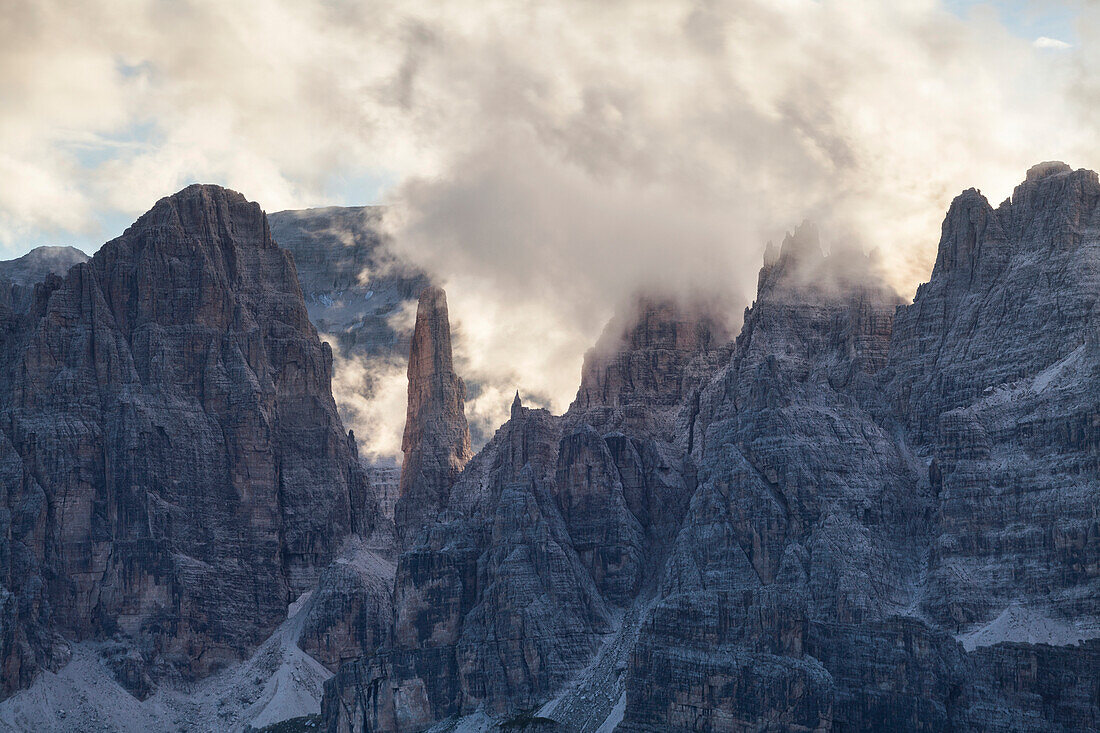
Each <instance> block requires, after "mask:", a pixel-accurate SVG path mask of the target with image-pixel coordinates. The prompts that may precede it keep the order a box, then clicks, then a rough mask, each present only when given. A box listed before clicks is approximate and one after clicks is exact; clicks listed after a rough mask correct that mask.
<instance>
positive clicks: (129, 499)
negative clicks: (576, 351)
mask: <svg viewBox="0 0 1100 733" xmlns="http://www.w3.org/2000/svg"><path fill="white" fill-rule="evenodd" d="M0 338H2V341H3V343H2V345H0V354H2V356H0V359H2V360H3V364H2V368H0V466H2V468H0V474H2V475H3V480H2V481H0V489H2V494H0V520H2V527H3V530H2V532H0V561H2V570H0V572H2V576H0V580H2V583H3V599H2V600H0V608H2V612H3V621H2V627H3V631H4V633H3V638H2V639H0V662H2V664H3V668H4V670H5V674H4V675H3V681H4V682H3V686H4V692H11V691H12V690H13V689H15V688H17V687H18V686H21V685H23V684H25V683H26V682H27V681H29V679H30V677H31V676H33V674H34V673H35V671H36V670H38V669H40V668H43V667H45V668H50V667H53V666H56V664H57V663H58V660H59V659H61V658H63V648H64V644H63V643H62V642H60V641H59V639H60V637H58V636H56V634H57V633H60V634H61V635H64V636H65V637H66V638H69V639H86V638H106V637H117V638H120V639H123V640H125V641H126V643H127V644H128V645H130V647H131V648H132V650H133V654H130V655H128V657H127V660H128V661H127V662H126V664H125V665H124V666H126V668H127V670H128V671H126V674H125V675H124V677H126V679H127V680H129V681H130V682H132V683H133V684H132V686H133V687H135V688H139V689H147V688H148V682H147V678H150V677H151V678H154V679H155V678H156V677H158V676H160V675H163V674H182V675H184V676H196V675H202V674H205V673H207V672H208V671H210V670H213V669H216V668H217V667H219V666H220V665H224V664H226V663H227V662H229V661H232V660H235V659H237V658H239V657H240V656H241V655H242V654H244V653H246V652H247V651H248V650H250V649H252V648H254V647H255V646H256V645H257V644H258V643H259V642H260V641H262V640H263V639H264V638H265V637H266V636H267V635H268V634H269V633H270V632H271V630H272V629H273V628H275V626H276V625H278V623H279V622H280V621H282V620H283V619H284V618H285V616H286V609H287V604H288V603H289V602H290V601H292V600H294V599H295V598H296V597H297V596H298V595H300V594H302V593H304V592H306V591H308V590H310V589H311V588H313V586H314V585H315V584H316V582H317V580H318V576H319V574H320V572H321V570H322V569H323V568H324V567H325V566H327V565H328V564H329V563H330V561H332V560H333V559H334V557H335V556H336V553H337V550H338V549H339V547H340V545H341V544H342V543H343V542H344V540H345V539H346V538H347V537H349V536H350V535H352V534H362V535H369V534H371V533H372V532H375V531H376V530H379V529H383V530H384V527H381V526H380V524H379V519H378V517H379V513H378V509H377V502H376V501H375V500H374V498H373V495H372V492H371V491H370V488H369V486H368V484H367V481H366V479H365V474H364V472H363V469H362V468H361V467H360V466H359V463H358V461H357V458H356V446H355V442H354V440H353V439H352V438H351V437H350V436H349V435H348V434H347V433H345V432H344V430H343V428H342V426H341V423H340V419H339V417H338V416H337V414H336V406H335V404H334V403H333V400H332V395H331V392H330V381H331V378H332V359H331V353H330V351H329V349H328V347H327V346H326V345H324V344H322V343H321V342H320V341H319V340H318V338H317V332H316V330H315V329H314V328H313V326H312V325H311V324H310V322H309V319H308V317H307V314H306V309H305V305H304V302H303V299H302V294H301V289H300V288H299V285H298V281H297V276H296V273H295V268H294V263H293V260H292V259H291V257H290V256H289V255H288V254H287V253H286V252H284V251H283V250H280V249H279V248H278V247H277V246H276V244H275V242H274V240H273V239H272V237H271V233H270V230H269V228H268V224H267V220H266V218H265V216H264V213H263V212H262V211H261V210H260V208H259V206H257V205H256V204H254V203H250V202H248V201H246V200H245V199H244V197H243V196H241V195H240V194H238V193H235V192H232V191H227V190H225V189H221V188H218V187H216V186H198V185H196V186H190V187H188V188H186V189H184V190H182V191H180V192H179V193H177V194H176V195H174V196H170V197H168V198H165V199H162V200H161V201H159V202H157V204H156V206H154V207H153V208H152V209H151V210H150V211H149V212H148V213H147V214H145V215H144V216H142V217H141V218H140V219H139V220H138V221H137V222H136V223H135V224H134V225H133V226H131V227H130V228H129V229H127V230H126V232H125V233H124V234H123V235H122V236H121V237H119V238H118V239H115V240H113V241H111V242H108V243H107V244H105V245H104V246H103V247H102V248H101V249H100V250H99V251H98V252H97V253H96V254H95V256H94V257H92V258H91V260H89V261H88V262H86V263H82V264H77V265H75V266H74V267H72V268H71V269H70V270H69V271H68V272H67V274H66V275H65V276H64V277H58V276H56V275H51V276H49V277H48V278H47V279H46V281H45V282H44V283H40V284H38V285H36V286H35V289H34V297H33V303H32V304H31V306H30V308H29V309H28V310H27V312H25V313H23V314H21V315H17V316H14V317H13V318H12V319H11V320H9V322H8V323H7V327H6V328H5V329H4V331H3V333H2V335H0ZM135 660H136V664H135V663H134V661H135ZM139 683H140V684H139Z"/></svg>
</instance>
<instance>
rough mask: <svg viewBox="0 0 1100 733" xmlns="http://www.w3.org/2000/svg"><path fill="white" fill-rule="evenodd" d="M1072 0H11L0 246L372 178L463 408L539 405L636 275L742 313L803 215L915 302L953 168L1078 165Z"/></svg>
mask: <svg viewBox="0 0 1100 733" xmlns="http://www.w3.org/2000/svg"><path fill="white" fill-rule="evenodd" d="M1079 10H1080V21H1079V26H1080V27H1079V29H1078V30H1079V33H1078V37H1079V39H1080V43H1079V44H1078V45H1076V46H1074V47H1073V48H1069V49H1062V52H1060V53H1048V52H1047V51H1048V50H1049V49H1050V48H1052V46H1051V45H1050V44H1047V43H1046V42H1045V41H1044V43H1043V44H1039V43H1038V42H1035V43H1033V42H1032V41H1031V40H1030V39H1028V38H1021V37H1019V36H1017V35H1014V34H1013V33H1012V32H1010V30H1009V29H1007V28H1006V27H1005V26H1004V25H1003V24H1002V23H1001V20H1000V19H999V17H998V16H997V15H996V14H995V13H994V12H993V11H992V10H985V9H983V8H982V7H980V6H977V7H974V8H973V9H972V10H971V11H970V12H969V13H968V14H967V16H966V17H965V18H961V17H959V16H957V15H954V14H952V13H951V12H948V10H947V9H945V7H944V6H943V5H941V4H940V3H938V2H935V1H933V0H915V1H914V2H906V3H896V2H889V1H887V0H876V1H872V0H823V1H820V2H818V1H814V0H784V1H783V2H773V1H772V0H731V1H730V2H711V1H710V0H663V1H662V2H613V3H575V2H566V1H564V0H563V1H561V2H557V1H553V0H552V1H550V2H542V3H519V2H505V1H503V0H502V1H500V2H488V3H486V2H471V1H470V0H456V1H453V2H446V1H444V2H437V1H432V2H429V1H428V0H413V1H411V2H408V1H405V2H377V3H367V4H364V3H357V2H350V0H349V1H347V2H344V1H341V0H334V1H333V2H325V3H319V2H318V3H304V2H299V1H296V0H262V1H259V0H258V1H256V2H240V3H225V2H215V1H214V0H185V1H183V2H174V3H165V2H162V0H119V1H118V2H114V3H97V4H95V5H94V6H91V5H86V4H79V3H72V2H66V1H64V0H52V1H51V0H33V1H32V0H16V2H15V3H14V5H12V4H11V3H9V4H8V7H6V8H5V11H4V13H3V17H2V19H0V97H2V98H3V99H4V100H5V103H4V104H2V105H0V137H2V139H3V140H4V146H3V149H2V150H0V176H2V177H3V178H2V179H3V180H8V181H18V182H19V185H16V186H4V187H0V246H3V247H6V248H7V249H6V252H7V253H8V254H17V253H18V252H19V251H20V244H19V243H20V241H21V237H23V236H26V235H27V233H28V232H40V231H47V230H52V231H56V232H57V233H58V236H57V241H59V242H64V241H65V235H66V233H73V232H80V231H88V230H90V229H93V228H94V226H95V221H96V213H97V212H100V211H102V210H104V209H115V210H120V211H126V212H131V213H133V214H136V213H140V211H142V210H144V209H146V208H147V207H148V206H149V205H150V204H151V203H152V202H153V201H154V200H155V199H156V198H158V197H159V196H162V195H164V194H167V193H170V192H172V191H174V190H176V189H177V188H179V187H181V186H182V185H184V184H185V183H187V182H189V181H192V180H203V181H212V182H218V183H222V184H224V185H228V186H231V187H233V188H236V189H238V190H241V191H242V192H244V193H245V194H246V195H247V196H249V197H250V198H253V199H255V200H258V201H260V202H261V203H262V204H263V205H264V206H265V208H267V209H268V210H276V209H281V208H288V207H301V206H309V205H317V204H321V203H332V202H333V199H334V198H339V197H340V196H344V197H345V198H346V197H347V196H348V195H349V190H348V188H347V186H346V184H342V183H341V181H346V180H349V179H354V180H358V179H360V178H363V177H366V178H386V179H390V180H392V181H394V184H393V185H392V187H391V188H390V190H389V195H388V201H387V203H389V204H391V206H392V208H393V211H394V212H395V213H394V216H393V217H392V218H391V220H390V226H391V228H392V233H393V235H394V248H395V250H396V251H397V253H398V254H399V255H400V256H402V257H404V258H407V259H410V260H412V261H414V262H416V263H417V264H418V265H420V266H422V267H425V268H426V269H428V270H430V271H432V272H434V273H435V274H437V275H438V276H440V277H442V278H443V279H444V280H445V281H446V284H447V287H448V293H449V296H450V310H451V314H452V317H453V318H454V320H455V321H456V339H457V340H458V343H456V350H457V352H458V358H459V361H460V364H461V365H463V367H464V368H465V369H466V370H467V371H468V373H467V374H465V375H464V376H466V377H467V378H468V379H470V380H471V381H476V382H478V383H479V384H481V385H484V389H483V391H482V392H481V393H479V395H478V396H477V398H476V400H475V401H476V402H477V404H476V405H475V406H473V407H472V408H471V409H472V411H474V412H476V413H477V414H482V415H496V414H501V415H503V414H504V411H505V410H506V408H507V402H508V401H510V397H511V395H512V390H513V388H516V387H518V388H519V389H521V391H523V392H524V394H525V395H526V394H529V395H531V396H532V399H534V400H536V401H542V402H544V403H545V404H547V405H549V406H550V407H552V408H553V409H556V410H561V409H564V407H565V406H566V405H567V404H568V401H569V399H570V397H571V396H572V392H573V390H574V389H575V386H576V382H577V378H578V374H579V367H580V359H581V355H582V354H583V351H584V349H585V348H586V347H587V346H588V345H590V344H591V343H592V342H593V341H594V339H595V337H596V336H597V335H598V333H599V331H600V329H601V327H602V324H603V323H604V322H605V321H606V319H607V318H608V316H609V315H610V313H611V312H612V311H613V310H614V308H615V307H616V305H617V304H620V303H623V302H627V301H628V299H629V298H630V297H631V295H632V294H633V292H634V291H636V290H638V289H662V290H665V291H671V292H684V291H686V290H691V291H698V290H709V291H713V292H716V293H718V294H721V295H722V296H723V297H725V298H727V299H728V301H729V302H730V312H731V313H733V314H736V313H738V312H739V311H740V307H741V306H742V305H744V304H745V302H746V301H747V300H749V299H751V297H752V294H753V289H754V286H755V277H756V270H757V266H758V263H759V257H760V253H761V251H762V249H763V245H764V243H765V242H766V241H767V240H768V239H779V238H781V236H782V234H783V232H784V230H786V229H790V228H792V227H794V226H795V225H796V224H798V222H800V221H801V220H802V219H803V218H811V219H813V220H815V221H816V222H817V223H818V224H819V226H820V228H821V231H822V239H823V242H824V243H825V245H826V246H841V245H845V246H852V247H855V248H860V249H871V248H876V249H877V250H878V258H879V260H880V261H881V262H882V264H883V266H884V267H885V268H886V270H887V272H888V273H889V276H890V278H891V281H892V282H893V283H894V285H895V286H896V287H897V288H898V289H899V290H900V291H902V292H903V293H904V294H906V295H908V294H910V293H911V292H912V288H913V286H914V285H915V284H916V283H917V282H919V281H920V280H921V279H923V278H924V277H926V275H927V272H928V270H929V268H930V265H931V262H932V261H933V259H934V250H935V245H936V241H937V238H938V229H939V222H940V219H941V217H942V215H943V212H944V211H945V209H946V206H947V204H948V203H949V201H950V199H951V197H952V196H953V195H954V194H956V193H957V192H958V191H959V190H961V189H963V188H966V187H969V186H978V187H980V188H982V189H983V190H985V192H986V193H987V194H988V195H989V196H990V197H991V198H993V199H995V200H996V199H1000V198H1003V197H1004V196H1006V195H1008V194H1009V193H1010V192H1011V187H1012V185H1013V184H1014V183H1016V182H1018V181H1019V180H1020V179H1021V178H1022V177H1023V173H1024V171H1025V170H1026V169H1027V167H1028V166H1030V165H1031V164H1033V163H1035V162H1038V161H1040V160H1046V159H1062V160H1066V161H1067V162H1070V163H1071V164H1073V165H1076V166H1087V167H1094V168H1095V167H1097V166H1098V165H1100V160H1096V149H1095V139H1096V133H1097V127H1098V120H1097V119H1096V117H1095V115H1096V114H1097V113H1096V111H1095V109H1096V105H1094V104H1089V103H1088V102H1087V101H1085V100H1088V99H1094V98H1096V96H1095V95H1096V90H1097V89H1100V83H1098V79H1100V75H1098V74H1097V73H1096V72H1094V71H1093V70H1094V69H1098V68H1100V66H1097V65H1096V64H1092V63H1090V57H1089V54H1091V53H1093V52H1092V51H1090V50H1089V45H1090V44H1089V42H1088V41H1089V39H1090V38H1094V37H1095V28H1096V27H1097V23H1096V22H1095V19H1094V18H1093V17H1092V14H1091V11H1090V10H1088V9H1087V8H1082V9H1079ZM1037 46H1043V47H1042V48H1039V47H1037ZM7 100H12V102H11V103H8V102H7ZM351 195H352V196H353V195H354V193H351ZM346 202H347V203H370V202H365V201H346ZM497 402H500V403H501V404H499V405H498V404H497ZM486 419H487V420H491V419H492V418H486ZM363 439H364V438H363V437H362V436H361V440H363ZM379 450H382V449H381V448H379Z"/></svg>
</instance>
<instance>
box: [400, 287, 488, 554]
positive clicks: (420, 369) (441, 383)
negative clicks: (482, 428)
mask: <svg viewBox="0 0 1100 733" xmlns="http://www.w3.org/2000/svg"><path fill="white" fill-rule="evenodd" d="M408 375H409V403H408V411H407V413H406V417H405V434H404V437H403V438H402V442H401V450H402V451H404V453H405V459H404V462H403V464H402V467H401V480H400V484H399V487H398V499H397V504H396V506H395V508H394V519H395V521H396V523H397V529H398V531H399V532H400V533H401V535H402V537H403V538H405V539H409V538H410V537H412V536H415V534H416V532H417V531H419V529H420V527H422V526H423V525H424V524H425V523H426V522H428V521H430V520H431V519H432V518H433V517H434V515H435V513H436V512H437V511H439V509H440V508H442V507H443V506H445V505H446V503H447V499H448V496H449V495H450V489H451V485H452V484H453V483H454V482H455V479H457V478H458V474H459V473H461V472H462V469H463V467H465V465H466V462H467V461H468V460H470V457H471V455H472V453H471V450H470V428H469V425H468V424H467V422H466V412H465V400H466V386H465V384H463V382H462V380H461V379H460V378H459V376H458V374H456V373H455V370H454V362H453V358H452V353H451V324H450V319H449V315H448V313H447V294H446V293H445V292H444V291H443V288H440V287H437V286H434V285H429V286H428V287H426V288H424V290H423V291H421V293H420V301H419V303H418V304H417V309H416V325H415V326H414V328H413V337H412V345H411V347H410V349H409V371H408Z"/></svg>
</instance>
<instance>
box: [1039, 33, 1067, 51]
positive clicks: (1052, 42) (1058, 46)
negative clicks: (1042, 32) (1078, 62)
mask: <svg viewBox="0 0 1100 733" xmlns="http://www.w3.org/2000/svg"><path fill="white" fill-rule="evenodd" d="M1031 45H1033V46H1035V48H1051V49H1055V50H1058V51H1061V50H1064V49H1067V48H1072V46H1071V45H1070V44H1068V43H1066V42H1065V41H1059V40H1058V39H1057V38H1047V37H1046V36H1039V37H1038V38H1036V39H1035V40H1034V41H1032V43H1031Z"/></svg>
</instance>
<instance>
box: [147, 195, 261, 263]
mask: <svg viewBox="0 0 1100 733" xmlns="http://www.w3.org/2000/svg"><path fill="white" fill-rule="evenodd" d="M160 227H170V228H174V229H179V230H183V231H185V232H187V233H188V234H190V235H191V236H192V237H193V238H194V239H196V240H198V241H212V240H221V241H225V240H232V241H234V242H235V243H237V244H239V245H245V246H252V247H260V248H271V247H275V246H276V245H275V241H274V240H273V239H272V237H271V230H270V229H269V228H268V224H267V217H266V216H265V215H264V212H263V209H261V208H260V205H259V204H257V203H255V202H253V201H249V200H248V199H246V198H245V197H244V195H243V194H240V193H238V192H237V191H233V190H231V189H228V188H223V187H222V186H218V185H216V184H212V183H193V184H191V185H190V186H186V187H185V188H182V189H180V190H179V191H177V192H176V193H174V194H172V195H170V196H165V197H164V198H162V199H160V200H159V201H157V203H156V204H154V205H153V208H152V209H150V210H149V211H148V212H146V213H145V214H143V215H142V216H141V217H140V218H139V219H138V220H137V221H136V222H134V224H133V226H131V227H130V228H129V229H127V230H126V231H127V232H130V231H132V230H133V231H143V230H148V229H155V228H160Z"/></svg>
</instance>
